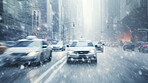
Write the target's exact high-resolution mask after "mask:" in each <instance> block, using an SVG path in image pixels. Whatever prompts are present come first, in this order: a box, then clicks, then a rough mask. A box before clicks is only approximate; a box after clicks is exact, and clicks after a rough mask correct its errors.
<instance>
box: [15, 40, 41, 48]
mask: <svg viewBox="0 0 148 83" xmlns="http://www.w3.org/2000/svg"><path fill="white" fill-rule="evenodd" d="M40 46H41V41H20V42H17V44H16V45H15V46H14V47H40Z"/></svg>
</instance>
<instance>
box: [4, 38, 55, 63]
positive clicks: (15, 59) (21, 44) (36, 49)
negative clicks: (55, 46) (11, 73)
mask: <svg viewBox="0 0 148 83" xmlns="http://www.w3.org/2000/svg"><path fill="white" fill-rule="evenodd" d="M31 38H32V37H31ZM31 38H29V37H28V38H27V39H22V40H19V41H17V43H16V45H15V46H14V47H11V48H8V49H7V50H6V51H5V53H4V56H5V58H4V59H3V61H4V62H5V63H6V64H26V63H27V64H36V65H39V64H42V63H43V62H44V61H50V60H51V58H52V49H51V48H50V46H49V45H48V43H47V42H46V41H44V40H42V39H36V38H35V39H31Z"/></svg>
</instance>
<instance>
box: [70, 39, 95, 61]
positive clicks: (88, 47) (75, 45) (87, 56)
mask: <svg viewBox="0 0 148 83" xmlns="http://www.w3.org/2000/svg"><path fill="white" fill-rule="evenodd" d="M67 47H68V48H67V63H71V62H76V61H82V62H92V63H97V53H96V49H95V47H94V45H93V43H92V42H91V41H73V42H72V44H71V45H68V46H67Z"/></svg>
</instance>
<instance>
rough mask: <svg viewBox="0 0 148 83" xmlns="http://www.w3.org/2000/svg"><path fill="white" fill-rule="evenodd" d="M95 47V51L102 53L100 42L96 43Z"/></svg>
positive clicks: (102, 45) (102, 46)
mask: <svg viewBox="0 0 148 83" xmlns="http://www.w3.org/2000/svg"><path fill="white" fill-rule="evenodd" d="M95 47H96V50H97V51H101V52H103V51H104V44H103V43H102V42H98V43H97V44H96V45H95Z"/></svg>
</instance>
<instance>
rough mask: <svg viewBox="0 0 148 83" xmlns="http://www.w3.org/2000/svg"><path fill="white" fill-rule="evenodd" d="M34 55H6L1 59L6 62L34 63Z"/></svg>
mask: <svg viewBox="0 0 148 83" xmlns="http://www.w3.org/2000/svg"><path fill="white" fill-rule="evenodd" d="M36 60H37V58H36V57H7V58H4V59H3V61H4V62H5V63H6V64H26V63H35V62H37V61H36Z"/></svg>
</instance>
